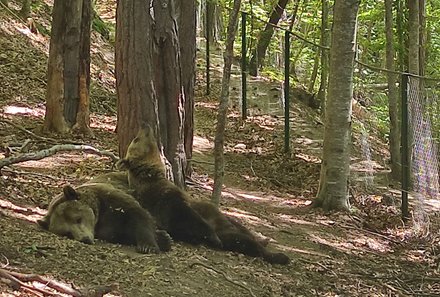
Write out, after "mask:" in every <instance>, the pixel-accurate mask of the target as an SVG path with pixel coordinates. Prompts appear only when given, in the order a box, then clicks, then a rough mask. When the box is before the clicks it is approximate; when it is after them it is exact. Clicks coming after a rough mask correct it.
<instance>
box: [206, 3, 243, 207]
mask: <svg viewBox="0 0 440 297" xmlns="http://www.w3.org/2000/svg"><path fill="white" fill-rule="evenodd" d="M240 5H241V0H234V6H233V9H232V12H231V14H230V15H229V23H228V31H227V37H226V48H225V53H224V55H223V57H224V66H223V78H222V90H221V94H220V104H219V107H218V114H217V127H216V133H215V139H214V163H215V165H214V189H213V192H212V201H213V203H214V204H215V205H219V204H220V197H221V193H222V186H223V177H224V173H225V169H224V163H225V160H224V156H223V153H224V143H225V128H226V113H227V111H228V104H229V81H230V79H231V66H232V59H233V56H234V41H235V34H236V32H237V25H238V14H239V10H240Z"/></svg>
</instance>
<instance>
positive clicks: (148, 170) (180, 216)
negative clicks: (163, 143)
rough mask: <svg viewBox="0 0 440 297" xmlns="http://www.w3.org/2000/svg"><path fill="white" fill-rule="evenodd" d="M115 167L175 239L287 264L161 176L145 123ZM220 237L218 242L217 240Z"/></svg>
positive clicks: (153, 141)
mask: <svg viewBox="0 0 440 297" xmlns="http://www.w3.org/2000/svg"><path fill="white" fill-rule="evenodd" d="M117 165H118V166H119V168H121V169H127V170H128V182H129V185H130V187H131V188H132V189H133V190H134V191H135V194H134V196H135V197H136V199H138V201H139V202H140V203H141V205H142V206H143V207H145V208H146V209H148V210H149V211H150V212H151V214H152V215H153V216H154V217H155V218H156V222H157V223H158V225H159V226H160V227H161V228H163V229H165V230H166V231H167V232H168V233H169V234H170V235H171V237H173V239H175V240H180V241H184V242H189V243H203V242H204V243H208V244H209V245H211V246H214V247H218V248H221V249H223V250H229V251H235V252H239V253H243V254H245V255H248V256H252V257H261V258H263V259H264V260H266V261H267V262H269V263H274V264H287V263H289V257H287V256H286V255H285V254H283V253H273V252H270V251H269V250H267V249H266V247H264V246H263V245H262V244H261V243H260V242H259V241H258V240H257V239H256V238H255V236H254V235H253V234H252V233H251V232H250V231H249V230H247V229H246V228H245V227H244V226H243V225H241V224H240V223H239V222H237V221H235V220H234V219H232V218H230V217H228V216H226V215H224V214H223V213H221V212H220V211H219V210H218V209H217V208H216V207H215V206H214V205H213V204H211V203H209V202H194V201H193V202H191V201H190V200H189V196H188V194H187V193H186V192H184V191H183V190H181V189H179V188H178V187H177V186H175V185H174V184H173V183H172V182H170V181H168V180H167V179H166V178H165V174H164V171H165V169H164V166H163V163H162V162H161V159H160V152H159V149H158V147H157V143H156V139H155V137H154V134H153V130H152V129H151V127H150V126H149V125H145V126H144V127H143V128H142V129H140V130H139V132H138V134H137V136H136V137H135V138H134V139H133V140H132V142H131V143H130V145H129V147H128V150H127V154H126V157H125V158H124V159H122V160H120V161H118V164H117ZM218 239H220V245H219V244H217V240H218Z"/></svg>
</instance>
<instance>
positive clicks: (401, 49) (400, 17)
mask: <svg viewBox="0 0 440 297" xmlns="http://www.w3.org/2000/svg"><path fill="white" fill-rule="evenodd" d="M403 2H404V0H395V5H396V14H397V16H396V31H397V40H398V47H397V56H398V61H399V70H400V71H401V72H403V71H407V69H406V67H407V65H408V63H407V58H408V52H407V51H406V49H407V46H406V45H405V38H404V31H405V29H404V27H405V26H404V11H403V7H404V3H403Z"/></svg>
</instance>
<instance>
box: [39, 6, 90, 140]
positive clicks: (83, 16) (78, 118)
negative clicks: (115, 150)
mask: <svg viewBox="0 0 440 297" xmlns="http://www.w3.org/2000/svg"><path fill="white" fill-rule="evenodd" d="M90 12H91V2H90V1H89V0H55V1H54V6H53V14H52V15H53V19H52V33H51V39H50V50H49V63H48V70H47V90H46V115H45V119H44V130H46V131H53V132H60V133H65V132H67V131H69V130H70V129H71V128H75V129H78V130H79V131H80V132H83V133H91V131H90V128H89V122H90V120H89V94H90V23H91V13H90Z"/></svg>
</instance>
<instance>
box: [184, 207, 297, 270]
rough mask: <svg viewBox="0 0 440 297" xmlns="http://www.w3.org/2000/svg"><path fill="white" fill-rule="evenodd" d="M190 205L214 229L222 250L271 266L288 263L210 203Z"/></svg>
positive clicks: (283, 255)
mask: <svg viewBox="0 0 440 297" xmlns="http://www.w3.org/2000/svg"><path fill="white" fill-rule="evenodd" d="M190 204H191V207H192V208H193V209H194V210H195V211H197V213H199V214H200V215H201V216H202V217H203V218H204V219H205V220H206V221H207V222H208V223H209V224H210V225H211V226H212V227H213V228H214V230H215V232H216V233H217V236H218V237H219V238H220V240H221V242H222V245H223V249H224V250H226V251H232V252H238V253H241V254H245V255H248V256H251V257H260V258H263V259H264V260H265V261H267V262H269V263H272V264H288V263H289V261H290V260H289V257H287V256H286V255H285V254H283V253H273V252H270V251H269V250H267V249H266V247H265V246H264V245H263V244H262V243H261V242H260V241H259V240H258V239H257V238H256V237H255V235H253V234H252V233H251V232H250V231H249V230H248V229H246V227H245V226H243V225H242V224H240V223H239V222H238V221H236V220H235V219H233V218H231V217H229V216H227V215H225V214H223V213H222V212H221V211H220V210H219V209H218V208H217V207H216V206H215V205H213V204H212V203H209V202H204V201H193V202H191V203H190Z"/></svg>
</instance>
